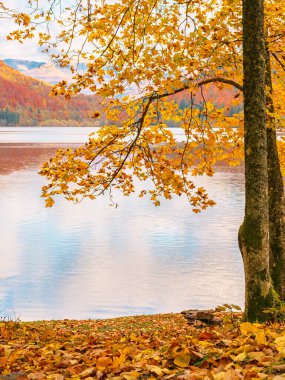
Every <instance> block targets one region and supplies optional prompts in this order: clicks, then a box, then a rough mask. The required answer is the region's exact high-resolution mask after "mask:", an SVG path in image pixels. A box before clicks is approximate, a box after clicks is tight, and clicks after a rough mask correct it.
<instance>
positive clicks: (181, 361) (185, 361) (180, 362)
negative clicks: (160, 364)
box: [174, 354, 191, 368]
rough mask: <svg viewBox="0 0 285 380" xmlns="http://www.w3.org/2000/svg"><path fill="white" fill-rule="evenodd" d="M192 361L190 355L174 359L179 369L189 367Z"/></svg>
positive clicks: (182, 355)
mask: <svg viewBox="0 0 285 380" xmlns="http://www.w3.org/2000/svg"><path fill="white" fill-rule="evenodd" d="M190 359H191V357H190V355H189V354H180V355H178V356H176V358H175V359H174V364H175V365H177V366H178V367H182V368H185V367H187V366H188V365H189V363H190Z"/></svg>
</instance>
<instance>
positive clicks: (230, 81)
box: [156, 77, 243, 99]
mask: <svg viewBox="0 0 285 380" xmlns="http://www.w3.org/2000/svg"><path fill="white" fill-rule="evenodd" d="M216 82H219V83H225V84H229V85H231V86H234V87H235V88H237V89H238V90H239V91H243V86H242V85H241V84H239V83H237V82H235V81H234V80H232V79H225V78H220V77H214V78H209V79H205V80H202V81H200V82H197V83H196V85H195V86H196V87H201V86H203V85H204V84H208V83H216ZM189 88H191V87H190V86H184V87H182V88H178V89H177V90H175V91H173V92H171V93H168V92H167V93H164V94H160V95H157V96H156V99H162V98H166V97H167V96H171V95H175V94H178V93H179V92H182V91H185V90H189Z"/></svg>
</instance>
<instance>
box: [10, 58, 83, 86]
mask: <svg viewBox="0 0 285 380" xmlns="http://www.w3.org/2000/svg"><path fill="white" fill-rule="evenodd" d="M3 62H4V63H5V64H6V65H8V66H10V67H12V68H13V69H15V70H18V71H20V72H21V73H23V74H25V75H27V76H29V77H32V78H35V79H39V80H43V81H45V82H48V83H51V84H56V83H58V82H60V81H62V80H66V81H69V80H71V79H72V74H71V72H70V70H69V68H68V67H67V68H66V67H60V66H59V65H56V64H55V63H52V62H36V61H27V60H22V59H4V60H3ZM85 67H86V66H85V64H84V63H81V64H80V65H79V71H80V72H81V71H82V72H84V70H85Z"/></svg>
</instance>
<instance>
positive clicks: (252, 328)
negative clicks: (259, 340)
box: [240, 322, 259, 335]
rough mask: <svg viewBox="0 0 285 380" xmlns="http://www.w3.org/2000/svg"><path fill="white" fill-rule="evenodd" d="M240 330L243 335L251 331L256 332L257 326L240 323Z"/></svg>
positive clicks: (257, 330)
mask: <svg viewBox="0 0 285 380" xmlns="http://www.w3.org/2000/svg"><path fill="white" fill-rule="evenodd" d="M240 331H241V333H242V334H243V335H248V334H252V333H258V332H259V328H258V327H257V326H256V325H254V324H252V323H249V322H245V323H241V324H240Z"/></svg>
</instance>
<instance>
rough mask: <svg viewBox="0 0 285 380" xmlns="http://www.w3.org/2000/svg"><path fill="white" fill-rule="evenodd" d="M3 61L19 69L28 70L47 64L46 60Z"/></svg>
mask: <svg viewBox="0 0 285 380" xmlns="http://www.w3.org/2000/svg"><path fill="white" fill-rule="evenodd" d="M3 62H4V63H5V64H6V65H8V66H10V67H12V69H15V70H18V71H28V70H32V69H35V68H38V67H40V66H43V65H45V62H36V61H27V60H25V59H3Z"/></svg>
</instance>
